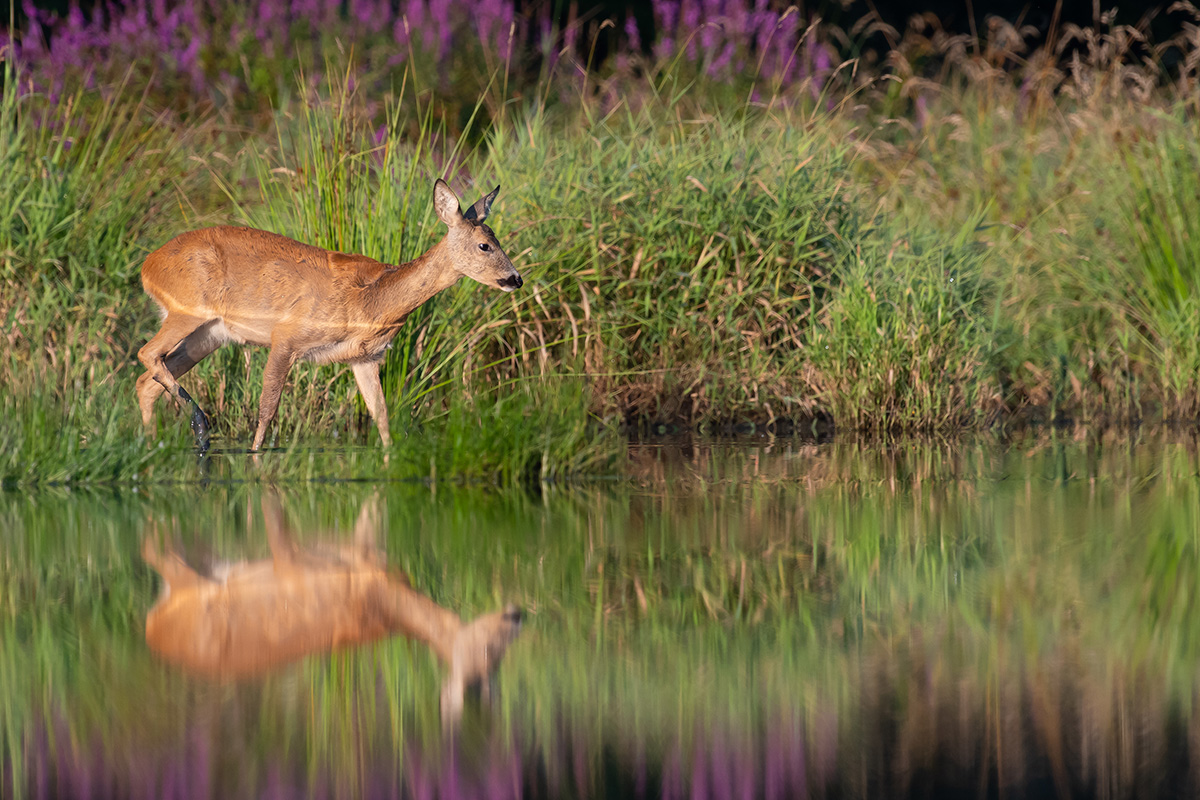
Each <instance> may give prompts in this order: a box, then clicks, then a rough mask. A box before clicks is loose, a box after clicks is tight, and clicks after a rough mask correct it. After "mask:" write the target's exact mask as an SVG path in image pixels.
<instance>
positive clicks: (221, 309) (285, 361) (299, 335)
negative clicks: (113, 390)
mask: <svg viewBox="0 0 1200 800" xmlns="http://www.w3.org/2000/svg"><path fill="white" fill-rule="evenodd" d="M498 191H499V187H497V188H496V191H493V192H492V193H491V194H489V195H487V196H486V197H483V198H481V199H480V200H479V201H478V202H477V203H476V204H475V205H474V206H472V207H471V208H470V209H469V210H468V212H467V214H466V215H464V214H462V213H461V212H460V211H459V207H458V198H457V197H456V196H455V195H454V192H453V191H451V190H450V187H449V186H447V185H446V184H445V183H444V182H443V181H441V180H439V181H438V182H437V183H436V184H435V188H434V205H435V208H436V210H437V213H438V217H439V218H440V219H441V220H442V221H443V222H445V223H446V225H447V227H448V230H447V233H446V236H445V237H444V238H443V239H442V240H441V241H440V242H438V243H437V244H436V245H434V246H433V247H432V248H431V249H430V250H429V251H428V252H426V253H425V254H423V255H421V256H419V257H418V258H416V259H414V260H413V261H411V262H409V263H407V264H404V265H401V266H392V265H390V264H383V263H381V262H379V261H376V260H374V259H372V258H368V257H366V256H362V255H348V254H346V253H338V252H334V251H329V250H324V249H321V248H319V247H313V246H311V245H307V244H302V243H300V242H297V241H293V240H292V239H288V238H287V237H284V236H279V235H278V234H274V233H269V232H267V231H260V230H255V229H253V228H234V227H218V228H205V229H202V230H196V231H190V232H188V233H184V234H180V235H179V236H176V237H175V238H174V239H172V240H171V241H169V242H167V243H166V244H165V245H163V246H162V247H161V248H159V249H158V250H155V251H154V252H153V253H151V254H150V255H149V256H148V257H147V258H146V261H145V263H144V264H143V266H142V286H143V287H144V288H145V290H146V292H147V294H149V295H150V296H151V298H153V299H154V301H155V303H157V304H158V306H159V307H160V308H161V310H162V311H163V313H164V318H163V323H162V328H161V329H160V330H159V332H158V333H157V334H156V335H155V336H154V337H153V338H152V339H151V340H150V341H149V342H147V343H146V345H145V346H144V347H143V348H142V349H141V350H140V351H139V352H138V358H139V359H141V361H142V363H143V364H144V365H145V367H146V372H145V373H144V374H143V375H142V376H141V377H140V378H138V382H137V395H138V405H139V407H140V409H141V412H142V422H143V424H144V425H145V426H146V427H147V428H150V427H151V426H152V424H153V420H154V402H155V400H157V399H158V397H159V395H161V394H162V393H163V392H164V391H165V392H168V393H169V394H170V395H171V396H172V397H174V398H175V400H176V402H177V403H179V404H180V405H183V404H184V403H192V400H191V397H190V396H188V394H187V392H185V391H184V390H183V389H182V387H181V386H180V385H179V383H178V380H177V379H178V378H179V377H180V376H181V375H183V374H184V373H186V372H187V371H188V370H190V369H191V368H192V367H194V366H195V365H196V364H197V363H199V362H200V361H202V360H203V359H204V358H206V357H207V356H208V355H210V354H211V353H212V352H213V351H215V350H216V349H217V348H218V347H220V346H221V345H222V344H225V343H226V342H237V343H239V344H253V345H260V346H263V347H269V348H270V349H271V352H270V355H269V356H268V358H267V368H266V370H265V372H264V375H263V391H262V396H261V398H260V400H259V414H258V426H257V428H256V429H255V433H254V443H253V445H252V449H254V450H258V449H259V448H260V447H261V446H262V443H263V440H264V438H265V437H266V431H267V426H268V425H269V424H270V422H271V420H272V419H274V417H275V413H276V411H277V410H278V407H279V399H280V395H281V394H282V392H283V386H284V382H285V379H286V377H287V373H288V371H289V370H290V369H291V367H292V365H293V364H294V363H296V362H297V361H301V360H304V361H315V362H317V363H329V362H341V363H347V364H350V365H351V367H352V369H353V371H354V376H355V379H356V380H357V382H358V386H359V391H360V392H361V393H362V395H363V400H364V401H365V402H366V404H367V409H368V410H369V411H370V412H371V416H372V417H373V418H374V419H375V424H376V427H377V428H378V429H379V435H380V437H381V438H382V439H383V443H384V445H385V446H387V445H389V444H390V443H391V436H390V434H389V431H388V417H387V404H386V402H385V401H384V397H383V389H382V387H381V386H380V382H379V362H380V360H381V359H382V358H383V355H384V352H385V350H386V349H387V347H388V345H389V344H390V343H391V341H392V339H393V338H394V337H395V335H396V332H397V331H398V330H399V329H400V325H401V324H403V322H404V319H405V317H407V316H408V315H409V314H410V313H412V311H413V310H414V309H416V308H417V307H418V306H420V305H421V304H422V303H424V302H425V301H426V300H428V299H429V298H431V297H433V296H434V295H435V294H437V293H438V292H440V291H442V290H443V289H445V288H447V287H449V286H451V285H453V284H454V283H455V282H457V281H458V279H459V278H460V277H462V276H464V275H465V276H467V277H470V278H473V279H474V280H477V281H479V282H480V283H484V284H489V285H493V286H497V287H498V288H501V289H505V290H506V291H511V290H512V288H516V287H518V286H520V285H521V278H520V275H518V273H517V271H516V269H515V268H514V267H513V265H512V262H511V261H509V259H508V256H506V255H505V254H504V251H503V249H502V248H501V247H500V244H499V242H497V241H496V236H495V234H494V233H493V232H492V230H491V229H490V228H488V227H487V226H486V225H484V224H482V223H483V220H484V219H485V218H486V217H487V213H488V210H489V209H490V206H491V201H492V200H493V199H494V198H495V196H496V192H498ZM481 245H482V246H485V247H487V248H488V249H487V250H486V251H483V250H481V249H480V246H481ZM193 406H194V403H193ZM207 425H208V420H207V416H206V415H205V414H204V413H203V412H202V411H201V410H200V409H199V407H198V406H194V410H193V426H199V429H198V430H197V436H199V437H204V436H206V431H207Z"/></svg>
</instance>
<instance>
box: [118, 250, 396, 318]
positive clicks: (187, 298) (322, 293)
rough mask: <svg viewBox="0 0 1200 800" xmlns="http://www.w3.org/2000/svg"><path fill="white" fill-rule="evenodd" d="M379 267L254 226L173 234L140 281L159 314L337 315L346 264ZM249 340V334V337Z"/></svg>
mask: <svg viewBox="0 0 1200 800" xmlns="http://www.w3.org/2000/svg"><path fill="white" fill-rule="evenodd" d="M360 264H361V265H365V266H366V267H367V268H370V267H371V266H374V267H383V266H384V265H381V264H379V262H377V261H374V260H373V259H369V258H366V257H365V256H347V255H344V254H341V253H334V252H331V251H329V250H324V249H322V248H320V247H314V246H312V245H307V244H303V243H302V242H297V241H295V240H294V239H289V238H287V237H286V236H280V235H279V234H275V233H270V232H268V231H262V230H257V229H254V228H237V227H228V226H226V227H216V228H203V229H200V230H195V231H189V232H188V233H183V234H180V235H179V236H176V237H175V238H174V239H172V240H171V241H169V242H167V243H166V244H165V245H163V246H162V247H160V248H159V249H158V250H155V251H154V252H153V253H151V254H150V255H149V256H147V257H146V261H145V263H144V264H143V265H142V286H143V287H144V288H145V290H146V292H147V293H148V294H149V295H150V296H151V297H153V298H154V300H155V302H157V303H158V304H159V306H161V307H162V308H163V310H164V311H165V312H167V313H170V312H173V311H179V312H182V313H185V314H190V315H193V316H199V317H204V318H209V319H223V320H226V321H227V322H234V323H252V322H254V320H255V319H256V318H262V317H263V315H264V314H265V313H269V314H270V315H271V316H272V319H273V320H278V319H280V318H281V317H282V318H286V317H287V316H288V315H292V316H295V317H301V316H305V315H309V316H311V315H314V314H321V315H322V316H328V315H330V314H332V315H335V316H336V315H337V313H338V309H339V308H340V307H342V306H344V305H345V304H346V301H347V299H346V297H345V295H346V292H347V290H348V289H352V288H353V280H352V278H353V271H352V270H350V269H348V265H353V266H355V267H357V266H358V265H360ZM251 339H252V340H253V337H251Z"/></svg>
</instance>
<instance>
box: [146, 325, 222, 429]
mask: <svg viewBox="0 0 1200 800" xmlns="http://www.w3.org/2000/svg"><path fill="white" fill-rule="evenodd" d="M210 321H211V320H207V319H204V318H202V317H193V316H189V315H186V314H179V313H173V314H168V315H167V318H166V319H165V320H163V324H162V328H160V329H159V331H158V333H156V334H154V337H153V338H152V339H150V341H148V342H146V344H145V346H144V347H142V349H141V350H139V351H138V359H139V360H140V361H141V362H142V364H143V365H144V366H145V367H146V371H147V372H149V373H150V377H151V378H153V379H154V380H155V381H157V382H158V383H159V384H160V385H161V386H162V387H163V389H164V390H165V391H166V392H167V393H168V394H170V395H171V396H172V397H173V398H175V402H176V403H177V404H179V405H180V406H181V407H182V406H183V405H184V404H185V403H186V404H188V405H190V406H191V407H192V433H194V434H195V435H196V443H197V444H198V445H199V446H200V447H202V448H203V447H207V445H208V432H209V429H210V427H211V425H210V424H209V420H208V415H207V414H205V413H204V410H203V409H201V408H200V406H199V405H197V404H196V401H195V400H193V399H192V397H191V395H189V394H188V393H187V391H186V390H185V389H184V388H183V387H182V386H180V385H179V381H177V380H175V376H174V375H172V374H171V370H170V369H169V368H168V367H167V358H168V356H170V355H171V354H172V353H173V352H174V351H175V350H176V349H177V348H178V347H179V345H180V344H181V343H182V342H183V341H184V340H185V339H187V338H188V337H189V336H191V335H192V334H193V333H194V332H196V330H197V329H198V328H200V326H202V325H205V324H206V323H208V322H210ZM139 399H140V395H139Z"/></svg>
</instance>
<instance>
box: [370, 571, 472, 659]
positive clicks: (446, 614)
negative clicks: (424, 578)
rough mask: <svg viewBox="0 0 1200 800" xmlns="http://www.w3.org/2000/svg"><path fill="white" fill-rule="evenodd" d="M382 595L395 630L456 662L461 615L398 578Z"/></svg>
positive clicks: (385, 608)
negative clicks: (454, 656)
mask: <svg viewBox="0 0 1200 800" xmlns="http://www.w3.org/2000/svg"><path fill="white" fill-rule="evenodd" d="M382 594H383V597H382V598H381V600H382V602H381V605H382V609H381V610H382V611H383V613H384V616H385V618H386V619H387V621H388V627H389V628H390V629H391V630H393V631H395V632H396V633H399V634H402V635H404V636H407V637H409V638H410V639H418V640H420V641H422V642H425V643H426V644H427V645H429V647H430V649H432V650H433V652H434V653H436V654H437V657H438V658H440V659H441V660H442V661H444V662H445V663H447V664H449V663H451V662H452V660H453V654H454V638H455V637H456V636H457V635H458V632H459V631H460V630H461V629H462V626H463V625H462V620H461V619H460V618H459V616H458V615H457V614H455V613H454V612H453V611H450V610H449V609H446V608H442V607H441V606H439V605H438V604H437V603H435V602H433V600H431V599H429V598H428V597H426V596H425V595H423V594H421V593H420V592H417V591H415V590H413V589H412V588H411V587H409V586H406V585H404V584H401V583H399V582H398V581H394V580H393V581H389V583H388V585H387V586H386V587H384V588H383V592H382Z"/></svg>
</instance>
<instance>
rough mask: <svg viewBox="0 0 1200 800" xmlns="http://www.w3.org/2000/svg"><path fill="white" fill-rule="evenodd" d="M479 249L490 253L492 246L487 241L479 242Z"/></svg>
mask: <svg viewBox="0 0 1200 800" xmlns="http://www.w3.org/2000/svg"><path fill="white" fill-rule="evenodd" d="M479 249H480V250H482V251H483V252H485V253H490V252H491V251H492V246H491V245H490V244H488V243H487V242H480V243H479Z"/></svg>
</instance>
